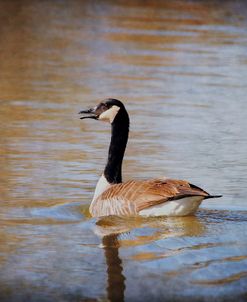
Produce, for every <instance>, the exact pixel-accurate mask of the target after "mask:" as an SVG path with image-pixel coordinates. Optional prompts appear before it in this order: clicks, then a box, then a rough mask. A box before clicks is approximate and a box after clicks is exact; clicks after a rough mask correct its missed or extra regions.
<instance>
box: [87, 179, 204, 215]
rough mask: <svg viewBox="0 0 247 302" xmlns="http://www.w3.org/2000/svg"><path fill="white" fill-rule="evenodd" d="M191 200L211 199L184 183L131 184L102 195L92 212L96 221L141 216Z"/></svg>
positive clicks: (196, 188) (92, 206) (94, 203)
mask: <svg viewBox="0 0 247 302" xmlns="http://www.w3.org/2000/svg"><path fill="white" fill-rule="evenodd" d="M189 196H202V197H205V198H208V197H210V195H209V194H208V193H207V192H206V191H204V190H202V189H201V188H199V187H197V186H195V185H192V184H190V183H189V182H187V181H183V180H176V179H152V180H144V181H134V180H132V181H128V182H125V183H120V184H116V185H113V186H111V187H110V188H109V189H107V190H106V191H105V192H103V193H102V194H101V195H100V196H99V197H98V198H97V199H96V200H95V201H94V202H93V203H92V204H91V206H90V212H91V214H92V216H94V217H99V216H108V215H128V216H130V215H138V213H139V212H140V211H141V210H143V209H147V208H149V207H152V206H155V205H159V204H162V203H164V202H167V201H170V200H177V199H181V198H185V197H189Z"/></svg>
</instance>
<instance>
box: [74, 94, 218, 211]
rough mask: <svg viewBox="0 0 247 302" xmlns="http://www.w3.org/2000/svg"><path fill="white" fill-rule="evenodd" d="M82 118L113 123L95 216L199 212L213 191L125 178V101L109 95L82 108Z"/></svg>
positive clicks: (93, 205)
mask: <svg viewBox="0 0 247 302" xmlns="http://www.w3.org/2000/svg"><path fill="white" fill-rule="evenodd" d="M79 114H86V115H84V116H82V117H81V119H86V118H90V119H95V120H100V121H106V122H109V123H110V124H111V142H110V146H109V152H108V160H107V164H106V166H105V169H104V173H103V175H102V176H101V177H100V179H99V181H98V183H97V186H96V189H95V192H94V197H93V200H92V202H91V205H90V208H89V211H90V213H91V215H92V216H93V217H100V216H108V215H120V216H133V215H141V216H162V215H166V216H186V215H191V214H193V213H195V211H196V210H197V209H198V207H199V205H200V204H201V202H202V200H203V199H207V198H216V197H221V196H220V195H215V196H213V195H210V194H209V193H207V192H206V191H204V190H203V189H201V188H199V187H197V186H195V185H193V184H190V183H189V182H187V181H184V180H175V179H166V178H156V179H151V180H130V181H127V182H122V161H123V156H124V152H125V148H126V145H127V141H128V134H129V115H128V113H127V111H126V109H125V107H124V105H123V103H122V102H120V101H119V100H116V99H106V100H104V101H103V102H101V103H100V104H99V105H98V106H96V107H94V108H92V109H89V110H83V111H80V112H79Z"/></svg>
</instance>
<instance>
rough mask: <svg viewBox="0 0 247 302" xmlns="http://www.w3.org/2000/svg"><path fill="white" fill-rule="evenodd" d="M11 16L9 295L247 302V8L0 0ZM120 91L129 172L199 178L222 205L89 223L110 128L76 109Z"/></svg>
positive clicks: (3, 12) (5, 89)
mask: <svg viewBox="0 0 247 302" xmlns="http://www.w3.org/2000/svg"><path fill="white" fill-rule="evenodd" d="M0 24H1V26H0V44H1V50H0V70H1V73H0V129H1V130H0V167H1V173H0V201H1V207H0V227H1V228H0V235H1V236H0V266H1V268H0V269H1V274H0V298H2V300H3V301H4V300H5V301H16V297H17V295H19V296H18V299H20V300H26V301H27V300H29V298H30V297H32V299H33V301H35V299H36V300H39V299H40V300H42V299H43V298H44V300H45V299H46V300H47V301H55V300H65V301H66V300H69V301H73V300H76V301H78V300H82V301H83V300H86V299H91V300H99V299H102V300H104V299H108V300H111V301H114V300H117V301H121V300H122V301H123V300H126V301H127V300H136V299H137V298H139V299H140V297H142V295H143V289H144V288H145V289H146V290H147V293H146V297H147V299H149V301H151V300H155V298H157V296H158V297H159V298H160V299H162V297H163V298H164V300H165V299H166V300H167V299H168V300H176V299H177V300H178V301H179V299H180V300H181V299H182V300H183V301H184V299H186V298H188V299H189V298H190V300H193V298H195V299H196V298H197V297H198V299H202V300H203V299H207V298H211V297H214V298H217V299H219V301H220V299H221V300H224V299H225V298H226V297H234V298H236V299H238V300H239V301H241V299H242V300H244V298H243V297H244V294H245V292H246V291H245V288H246V266H247V261H246V238H247V233H246V226H247V223H246V212H244V211H245V210H246V169H245V167H246V152H247V147H246V146H247V144H246V131H247V129H246V126H247V124H246V110H247V108H246V100H245V98H246V93H247V90H246V83H245V79H246V64H247V57H246V41H247V36H246V28H247V25H246V24H247V23H246V5H245V2H244V1H225V2H224V3H223V2H222V1H213V2H211V1H145V3H144V2H143V1H110V0H109V1H79V0H72V1H69V2H67V1H62V2H61V1H54V2H53V1H42V2H40V1H28V0H24V1H0ZM106 97H116V98H120V99H121V100H123V101H124V102H125V104H126V107H127V109H128V111H129V113H130V117H131V133H130V141H129V145H128V148H127V152H126V158H125V162H124V178H125V179H129V178H141V179H142V178H152V177H157V176H161V175H167V176H169V177H177V178H185V179H189V180H191V182H193V183H195V184H198V185H201V186H203V187H205V189H207V190H208V191H209V192H212V193H219V194H223V195H224V198H222V199H221V200H217V201H210V202H207V203H205V204H204V208H205V207H206V208H210V207H211V208H212V209H213V210H205V209H204V210H201V211H200V212H199V213H198V214H197V216H195V217H184V218H156V219H144V218H136V217H130V218H128V219H125V218H119V217H107V218H102V219H99V220H97V221H96V220H93V219H91V217H90V215H89V212H88V206H89V203H90V201H91V198H92V194H93V190H94V187H95V183H96V181H97V178H98V176H99V174H100V173H101V171H102V169H103V166H104V163H105V157H106V153H107V146H108V143H109V138H110V135H109V130H110V129H109V127H107V126H106V125H101V124H99V123H95V122H89V123H82V122H81V121H80V120H79V119H78V117H77V112H78V111H79V110H80V109H81V108H84V107H87V106H91V105H94V104H96V103H97V102H98V101H99V100H101V99H103V98H106ZM219 209H221V210H219ZM236 210H238V211H236ZM240 210H242V211H240ZM106 283H107V284H108V285H107V284H106ZM151 289H154V291H151ZM153 292H155V293H156V295H157V296H155V294H152V293H153Z"/></svg>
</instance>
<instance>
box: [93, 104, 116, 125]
mask: <svg viewBox="0 0 247 302" xmlns="http://www.w3.org/2000/svg"><path fill="white" fill-rule="evenodd" d="M119 109H120V107H118V106H116V105H114V106H112V107H111V108H110V109H108V110H106V111H104V112H103V113H101V115H100V116H99V118H98V119H99V120H100V121H105V122H109V123H112V122H113V121H114V118H115V116H116V115H117V113H118V111H119Z"/></svg>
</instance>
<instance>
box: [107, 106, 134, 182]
mask: <svg viewBox="0 0 247 302" xmlns="http://www.w3.org/2000/svg"><path fill="white" fill-rule="evenodd" d="M111 126H112V129H111V142H110V146H109V151H108V160H107V164H106V167H105V170H104V175H105V178H106V180H107V181H108V182H109V183H111V184H117V183H121V182H122V162H123V157H124V152H125V149H126V145H127V141H128V135H129V116H128V113H127V111H126V110H125V108H121V110H120V111H119V112H118V114H117V115H116V117H115V119H114V121H113V122H112V124H111Z"/></svg>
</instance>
